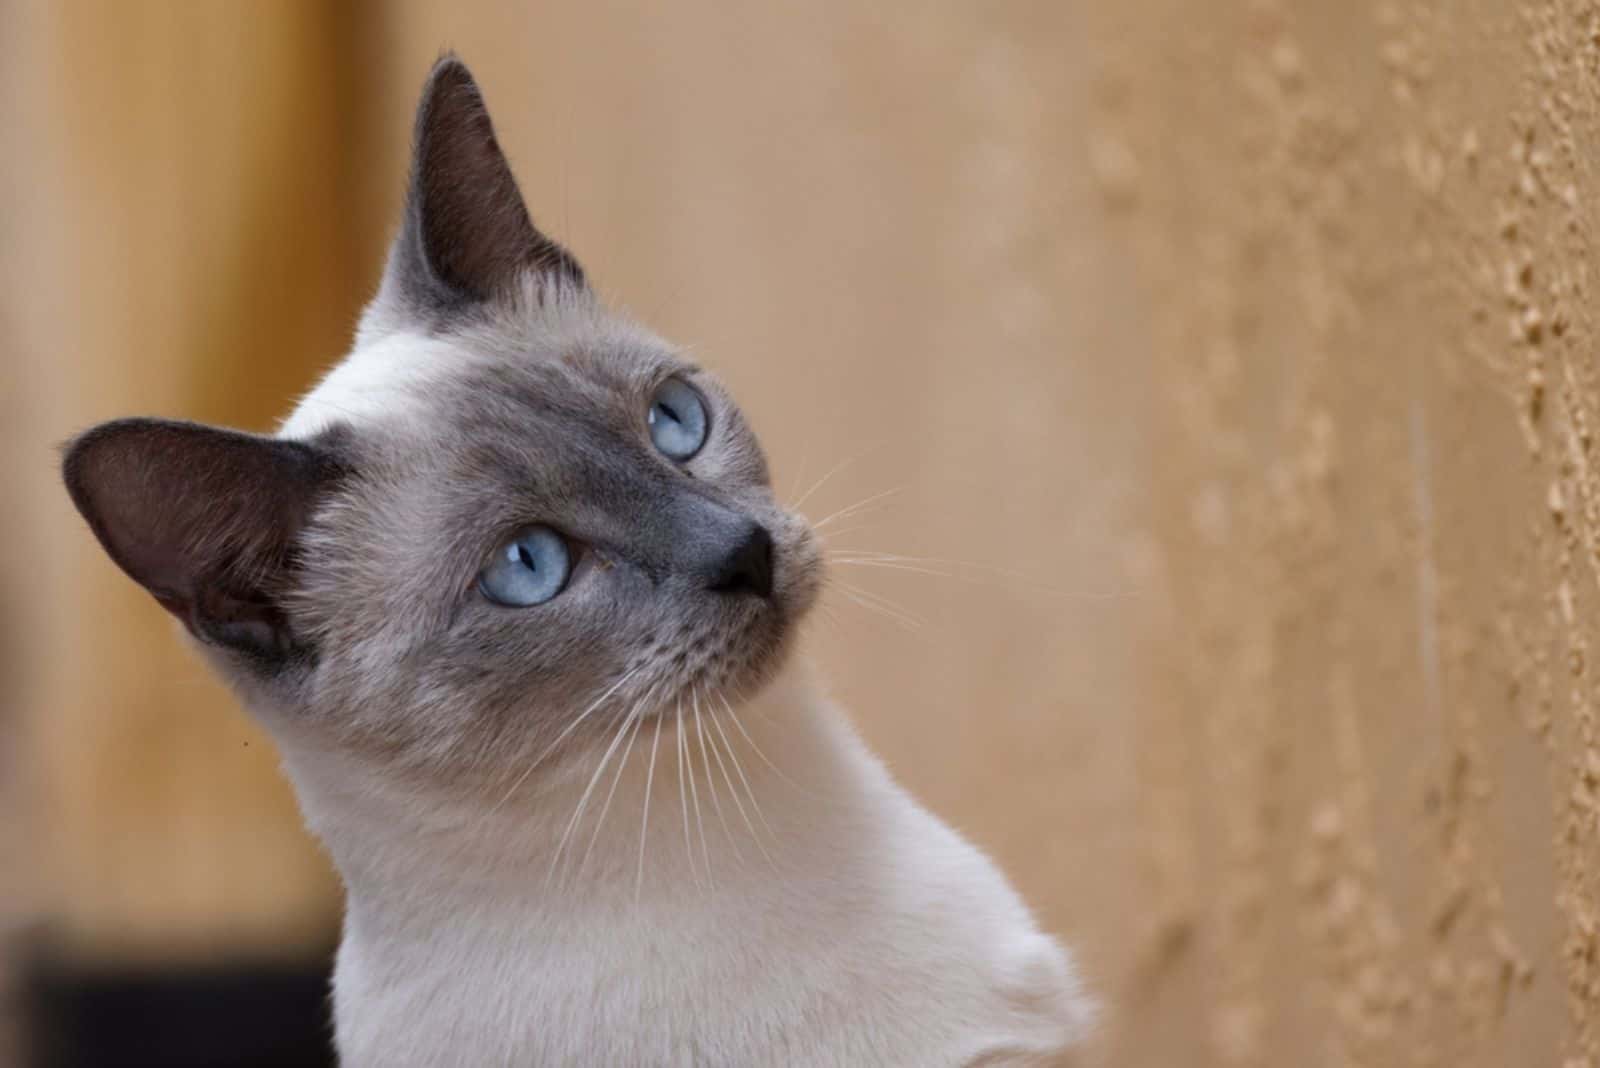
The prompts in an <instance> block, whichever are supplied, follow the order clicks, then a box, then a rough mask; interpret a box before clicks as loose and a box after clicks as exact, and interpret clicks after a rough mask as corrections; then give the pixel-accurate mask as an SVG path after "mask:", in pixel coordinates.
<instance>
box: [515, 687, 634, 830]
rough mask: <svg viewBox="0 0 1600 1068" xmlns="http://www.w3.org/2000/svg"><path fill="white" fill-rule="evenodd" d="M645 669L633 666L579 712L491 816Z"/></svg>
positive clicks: (536, 758) (524, 772) (521, 777)
mask: <svg viewBox="0 0 1600 1068" xmlns="http://www.w3.org/2000/svg"><path fill="white" fill-rule="evenodd" d="M643 670H644V665H643V664H640V665H639V666H637V667H635V668H633V669H632V670H631V671H628V672H626V673H625V674H624V675H623V676H622V678H620V679H618V680H617V681H616V682H614V683H612V684H611V686H610V688H609V689H607V690H606V692H605V693H603V694H601V695H600V696H599V697H596V698H595V699H594V701H593V703H591V704H590V705H589V707H588V708H586V709H584V710H583V711H582V712H579V713H578V716H577V718H576V719H574V720H573V721H572V722H571V723H569V724H567V726H566V728H565V729H564V730H562V732H561V733H560V734H558V735H556V739H555V741H553V742H551V743H550V744H549V745H548V746H546V747H545V750H544V752H542V753H540V754H539V755H538V756H536V757H534V758H533V763H531V764H529V765H528V766H527V767H526V768H524V769H523V771H522V774H521V775H518V776H517V780H516V781H515V782H513V783H512V784H511V789H509V790H507V791H506V792H505V796H503V797H501V798H500V800H499V801H496V802H495V803H494V807H493V808H491V809H489V812H488V815H490V816H492V815H494V814H495V813H496V812H498V811H499V810H500V806H502V805H504V804H505V803H506V802H507V801H509V800H511V796H512V795H513V794H515V793H516V792H517V790H519V789H520V788H521V787H522V784H523V783H525V782H527V781H528V776H529V775H532V774H533V769H535V768H537V767H538V766H539V765H540V763H541V762H543V760H544V758H545V757H547V756H549V755H550V754H551V753H552V752H554V751H555V748H556V746H558V745H560V744H561V743H562V742H564V741H566V739H567V736H568V735H570V734H571V733H572V732H573V731H575V730H577V729H578V725H579V724H580V723H582V722H583V721H584V720H586V719H588V718H589V715H590V713H592V712H593V711H594V710H595V709H597V708H599V707H600V706H601V705H602V704H604V703H605V701H606V698H608V697H610V696H611V695H612V694H614V693H616V692H617V691H618V690H620V689H621V688H622V687H623V686H624V685H625V684H626V683H627V682H628V680H629V679H631V678H633V677H634V676H635V675H637V674H639V672H641V671H643Z"/></svg>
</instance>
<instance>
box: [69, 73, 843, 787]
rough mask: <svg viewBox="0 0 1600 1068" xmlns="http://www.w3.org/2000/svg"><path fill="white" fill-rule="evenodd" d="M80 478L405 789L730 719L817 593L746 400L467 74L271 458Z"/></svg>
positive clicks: (230, 628)
mask: <svg viewBox="0 0 1600 1068" xmlns="http://www.w3.org/2000/svg"><path fill="white" fill-rule="evenodd" d="M64 476H65V479H66V483H67V487H68V490H69V492H70V493H71V495H72V499H73V501H74V502H75V503H76V505H77V506H78V509H79V510H80V511H81V512H82V514H83V516H84V518H85V519H86V520H87V521H88V523H89V526H90V528H91V529H92V530H93V531H94V533H95V535H96V536H97V537H98V538H99V540H100V542H101V544H102V545H103V546H104V547H105V550H106V552H107V553H108V554H109V555H110V557H111V559H112V560H113V561H115V562H116V563H117V564H118V565H119V566H120V567H121V568H122V569H123V570H124V571H125V572H127V573H128V574H129V575H130V576H131V577H132V578H133V579H134V580H135V581H137V582H139V583H140V584H141V585H142V586H144V587H145V588H146V589H147V590H149V591H150V593H152V594H153V595H154V596H155V597H156V599H157V600H158V601H159V602H160V603H161V604H162V605H163V606H165V607H166V608H167V609H168V610H169V611H171V612H172V613H173V614H174V615H175V616H177V617H178V618H179V619H180V620H181V621H182V622H183V624H184V626H185V627H187V628H188V630H189V631H190V632H191V633H192V634H193V636H194V637H195V638H196V639H197V640H198V641H199V643H200V644H201V645H202V647H203V648H204V649H205V650H206V651H207V653H208V654H209V655H210V657H211V659H212V660H213V661H214V662H215V663H216V664H217V665H218V666H219V668H220V669H221V670H222V671H223V672H224V674H225V675H226V676H227V677H228V678H229V679H230V680H231V681H232V682H233V684H234V685H235V686H236V688H237V689H239V690H240V691H241V692H242V694H243V695H244V696H245V698H246V699H247V701H248V702H249V703H250V704H251V705H252V706H254V707H255V708H256V709H257V710H258V711H259V712H261V714H263V715H264V716H265V717H266V718H268V720H269V721H270V722H272V723H273V724H282V725H283V726H284V727H286V728H288V729H293V730H298V731H313V732H316V737H317V738H319V739H320V740H321V743H322V744H330V745H339V746H347V747H356V748H358V749H361V750H363V751H369V752H373V753H381V754H383V755H384V756H385V757H386V758H387V759H389V760H390V761H392V762H395V763H397V764H400V765H405V766H409V767H412V768H416V769H418V770H443V771H446V772H451V773H460V772H462V771H463V770H465V769H488V770H491V771H493V770H496V769H503V768H505V767H515V766H521V765H526V764H527V762H528V761H529V759H530V754H544V753H549V752H552V751H555V750H559V749H561V748H563V747H564V746H566V745H567V744H568V743H569V742H571V743H578V742H582V741H583V740H585V739H592V738H594V737H596V736H598V735H599V734H600V733H602V732H609V731H610V730H612V729H614V728H615V726H616V725H617V723H618V722H619V717H626V716H630V715H633V714H639V715H653V714H658V713H664V712H670V711H671V710H673V709H674V708H676V707H677V706H678V704H679V703H680V702H682V703H684V705H685V707H687V706H688V705H689V704H690V703H691V702H695V701H701V702H710V701H722V700H727V701H738V700H739V699H740V698H741V697H742V696H744V695H747V694H749V693H751V692H753V691H754V690H756V689H758V688H759V687H761V686H762V685H763V684H764V683H765V682H766V681H767V680H768V679H769V678H770V677H771V676H772V674H773V673H774V672H775V671H776V669H777V667H778V665H779V664H780V662H781V661H782V659H783V657H784V656H785V654H786V653H787V651H788V649H789V647H790V646H791V644H792V643H793V639H794V632H795V629H796V627H797V625H798V624H799V622H800V621H801V619H802V618H803V617H804V616H805V614H806V612H807V610H808V609H809V608H810V606H811V604H812V603H813V601H814V600H815V597H816V594H817V591H818V588H819V584H820V581H821V554H820V552H819V550H818V548H817V542H816V539H815V537H814V535H813V534H812V532H811V530H810V528H809V527H808V526H807V525H806V523H805V522H804V521H803V520H802V519H801V518H800V517H799V516H798V515H796V514H793V513H791V512H788V511H786V510H785V509H784V508H782V507H781V506H780V505H779V503H778V502H777V501H776V500H775V499H774V497H773V494H772V489H771V485H770V480H769V478H768V472H767V465H766V461H765V459H764V457H763V455H762V452H761V448H760V446H759V444H758V443H757V441H756V439H755V436H754V435H753V433H752V432H751V430H750V428H749V427H748V426H747V425H746V423H745V421H744V419H743V417H742V416H741V415H740V413H739V410H738V408H737V406H736V405H735V404H734V403H733V400H732V398H731V397H729V395H728V393H727V392H726V390H724V389H723V387H722V386H721V385H720V384H719V383H718V382H717V381H716V379H715V378H713V377H712V376H711V375H709V374H707V373H706V372H705V371H704V370H702V369H701V368H699V367H697V366H696V365H695V364H694V363H693V362H691V361H690V360H688V359H687V358H685V356H684V355H683V354H682V353H681V352H680V351H678V350H676V349H675V348H674V347H673V346H672V345H670V344H668V343H666V342H664V341H662V340H661V339H659V338H657V337H656V336H654V335H652V334H651V333H649V332H648V331H647V330H644V329H642V328H640V327H638V326H636V325H634V324H633V323H631V322H629V321H627V320H626V319H624V318H622V317H620V316H618V315H616V314H615V313H613V312H611V311H610V310H608V309H607V308H606V307H605V306H603V304H602V303H601V302H600V300H599V299H598V298H597V297H596V296H595V294H594V293H593V291H592V290H591V289H590V288H589V286H588V284H587V283H586V281H585V277H584V273H583V271H582V269H581V268H580V267H579V265H578V263H577V261H576V260H575V259H574V258H573V257H572V255H571V254H570V253H568V252H567V251H566V249H564V248H562V247H561V246H560V245H559V244H557V243H556V242H554V241H552V240H551V239H550V238H548V237H546V236H545V235H543V234H542V233H540V232H539V230H538V229H536V228H535V226H534V224H533V222H532V220H531V218H530V216H529V214H528V211H527V208H526V207H525V206H524V204H523V200H522V196H521V194H520V192H519V191H518V188H517V185H516V182H515V179H514V178H513V176H512V173H511V169H510V166H509V165H508V163H507V161H506V158H505V156H504V155H503V154H502V152H501V149H500V147H499V144H498V143H497V141H496V139H495V135H494V130H493V127H492V126H491V124H490V121H489V116H488V113H487V111H486V110H485V108H484V104H483V100H482V97H481V95H480V94H479V91H478V88H477V86H476V84H475V83H474V82H473V79H472V76H471V75H470V73H469V72H468V71H467V69H466V67H465V66H464V65H462V64H461V62H460V61H459V60H456V59H454V58H453V57H447V58H445V59H443V60H441V61H440V62H439V63H438V65H437V66H436V67H435V68H434V70H433V72H432V74H431V76H430V78H429V80H428V84H427V87H426V89H425V90H424V93H423V98H422V102H421V105H420V107H419V109H418V112H417V121H416V131H415V143H414V156H413V161H412V167H411V178H410V190H409V195H408V198H407V201H406V208H405V214H404V219H403V222H402V225H401V228H400V232H399V234H398V236H397V238H396V239H395V242H394V245H393V247H392V249H391V252H390V255H389V260H388V265H387V268H386V270H385V272H384V277H383V282H382V285H381V287H380V289H379V292H378V295H377V297H376V299H375V300H374V301H373V302H372V304H371V306H370V307H369V308H368V310H367V312H366V314H365V316H364V318H363V321H362V324H361V327H360V329H359V331H358V334H357V339H356V344H355V347H354V349H353V351H352V352H351V353H350V355H349V356H348V357H347V358H346V359H345V360H344V362H343V363H341V364H340V365H338V366H337V367H335V368H334V369H333V370H332V371H331V372H330V373H329V374H328V376H327V377H326V378H325V379H324V380H323V381H322V382H321V383H320V384H319V385H318V386H317V387H316V388H315V389H313V390H312V391H311V392H310V394H308V395H307V396H306V397H305V398H304V399H303V400H302V401H301V403H300V405H299V406H298V407H297V408H296V410H295V411H294V412H293V414H292V415H290V417H289V418H288V420H287V421H286V422H285V423H284V425H283V427H282V429H281V430H280V432H279V434H278V435H277V436H276V437H261V436H256V435H252V434H246V433H241V432H237V431H233V430H225V429H220V428H214V427H206V426H200V425H195V424H189V423H179V422H169V421H161V420H150V419H130V420H119V421H116V422H112V423H107V424H104V425H102V426H99V427H96V428H94V429H92V430H90V431H88V432H87V433H85V434H83V435H82V436H80V437H79V438H77V439H76V440H74V441H73V442H72V443H71V444H70V445H69V446H68V447H67V450H66V454H65V459H64Z"/></svg>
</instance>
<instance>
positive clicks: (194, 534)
mask: <svg viewBox="0 0 1600 1068" xmlns="http://www.w3.org/2000/svg"><path fill="white" fill-rule="evenodd" d="M341 474H342V468H341V467H340V465H339V464H338V463H337V462H336V461H335V460H334V459H333V458H332V457H331V456H329V455H328V454H327V453H326V452H324V451H323V450H321V449H319V448H317V447H315V446H312V445H308V444H306V443H304V442H298V441H279V440H276V439H273V438H264V437H257V436H255V435H253V434H243V433H239V432H237V431H232V430H222V429H219V428H216V427H209V426H200V425H197V424H194V423H179V422H168V421H165V420H159V419H119V420H117V421H115V422H111V423H103V424H101V425H100V426H97V427H95V428H94V429H92V430H90V431H88V432H86V433H84V434H82V435H80V436H79V437H78V438H76V439H74V440H73V441H72V442H71V443H70V444H69V445H68V446H67V448H66V450H65V455H64V458H63V461H62V476H63V478H64V479H65V480H66V484H67V492H68V493H70V494H71V495H72V501H73V503H74V504H76V505H77V506H78V511H79V512H81V513H82V514H83V517H84V519H86V520H88V522H89V527H90V529H91V530H93V531H94V534H95V537H97V538H99V539H100V544H101V545H103V546H104V547H105V550H106V552H107V553H108V554H109V555H110V557H111V559H112V560H114V561H115V562H116V564H117V566H119V567H121V568H122V570H123V571H125V572H127V573H128V575H129V576H130V577H132V578H133V580H134V581H135V582H137V583H139V585H141V586H143V587H144V588H145V589H147V590H149V591H150V593H151V594H153V595H154V596H155V599H156V600H157V601H159V602H161V604H162V606H163V607H165V608H166V609H167V610H168V611H170V612H172V613H173V614H174V615H176V616H177V617H178V618H179V619H181V620H183V622H184V625H185V626H187V627H188V628H189V630H190V631H191V632H192V633H193V634H194V635H195V636H196V637H197V638H199V639H200V640H201V641H205V642H209V643H212V644H215V645H223V646H227V647H229V648H232V649H236V650H239V651H241V652H244V653H247V654H249V655H250V656H252V657H253V658H255V659H256V660H258V661H261V662H264V663H266V664H271V665H276V664H279V663H282V662H284V661H285V660H287V659H288V658H290V657H292V656H294V655H297V654H303V653H305V652H306V651H307V649H306V648H305V646H304V644H303V643H302V642H301V641H300V640H298V639H297V636H296V635H295V634H293V633H292V631H291V628H290V625H289V621H288V617H287V616H286V614H285V613H284V611H283V608H282V597H283V594H284V593H285V592H286V590H287V587H288V580H289V578H290V577H291V574H292V569H293V568H294V566H295V555H296V540H297V537H298V535H299V533H300V531H301V529H302V527H303V526H304V524H305V522H306V520H307V519H308V518H309V517H310V514H311V510H312V508H313V507H314V505H315V503H316V501H317V500H318V498H319V497H320V496H321V495H322V494H323V493H325V492H326V491H327V490H328V489H329V488H330V487H331V486H332V485H333V483H334V482H335V481H336V480H337V479H338V478H339V477H340V476H341Z"/></svg>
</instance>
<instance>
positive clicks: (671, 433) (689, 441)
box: [645, 378, 709, 462]
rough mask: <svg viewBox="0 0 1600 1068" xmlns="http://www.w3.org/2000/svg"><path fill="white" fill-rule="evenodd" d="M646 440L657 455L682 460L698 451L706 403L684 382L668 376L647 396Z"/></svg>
mask: <svg viewBox="0 0 1600 1068" xmlns="http://www.w3.org/2000/svg"><path fill="white" fill-rule="evenodd" d="M645 422H647V423H649V424H650V440H651V441H653V442H655V446H656V448H657V449H659V450H661V455H663V456H665V457H666V458H667V459H669V460H677V461H679V462H682V461H684V460H687V459H688V458H689V457H691V456H693V455H694V454H695V453H697V452H699V451H700V448H701V446H703V445H704V444H705V443H706V430H707V424H708V423H709V420H708V419H707V418H706V405H705V402H704V401H702V400H701V399H700V394H698V393H696V392H695V391H694V390H693V389H691V388H690V387H689V386H688V385H686V384H685V383H683V382H681V381H679V380H678V379H676V378H669V379H667V380H666V381H665V382H663V383H661V385H660V386H659V387H658V388H657V389H656V395H655V396H654V397H652V398H650V414H649V415H647V416H646V417H645Z"/></svg>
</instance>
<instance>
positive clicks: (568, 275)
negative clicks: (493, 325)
mask: <svg viewBox="0 0 1600 1068" xmlns="http://www.w3.org/2000/svg"><path fill="white" fill-rule="evenodd" d="M529 269H531V270H534V271H537V272H543V273H546V274H549V275H551V276H554V277H559V278H561V279H563V280H565V281H566V282H568V283H571V284H575V285H582V283H583V270H582V268H580V267H579V266H578V262H577V260H575V259H573V258H572V256H571V254H570V253H568V252H567V250H566V249H564V248H562V247H561V246H560V245H558V244H557V243H556V242H554V241H552V240H550V239H549V238H548V237H546V236H544V235H543V234H541V233H540V232H539V231H538V230H537V229H536V228H535V227H534V225H533V220H532V219H531V218H530V217H529V216H528V209H527V207H526V206H525V205H524V204H523V201H522V194H521V192H520V191H519V190H518V189H517V181H516V179H515V178H514V177H513V176H512V174H511V165H510V164H509V163H507V162H506V157H505V154H504V153H503V152H501V151H500V143H499V142H498V141H497V140H496V139H495V135H494V126H493V125H492V124H491V123H490V121H489V112H488V110H487V109H486V108H485V107H484V103H483V96H482V94H481V93H480V92H479V91H478V85H477V83H476V82H475V81H473V78H472V73H471V72H470V71H468V70H467V67H466V64H464V63H462V62H461V61H460V60H459V59H457V58H456V57H455V56H453V55H447V56H445V57H443V58H442V59H440V60H439V62H438V63H436V64H435V65H434V68H433V72H432V73H431V74H430V75H429V76H428V84H427V86H426V87H425V88H424V89H423V91H422V102H421V103H420V104H419V105H418V107H417V122H416V130H415V134H414V143H413V146H412V160H411V188H410V192H409V193H408V195H407V197H406V209H405V219H404V222H403V223H402V225H401V231H400V235H399V237H398V238H396V239H395V244H394V248H393V249H392V250H391V252H390V254H389V267H388V271H387V274H386V286H385V288H388V289H392V290H397V291H398V293H397V295H398V296H399V297H400V298H401V299H402V300H403V301H404V302H405V305H406V306H407V308H408V309H409V310H411V311H413V312H415V313H419V314H420V316H421V317H422V318H424V319H426V320H429V321H432V320H435V319H437V318H439V317H441V316H444V315H448V314H449V313H450V312H453V311H456V310H459V309H460V308H462V307H465V306H469V305H472V304H476V303H480V302H482V301H486V300H488V299H490V298H491V297H493V296H494V295H495V294H496V293H497V292H499V291H501V290H502V289H504V288H506V287H508V286H509V285H511V284H512V283H513V282H514V281H515V280H516V278H517V276H518V275H520V274H521V273H522V272H523V271H524V270H529Z"/></svg>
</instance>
